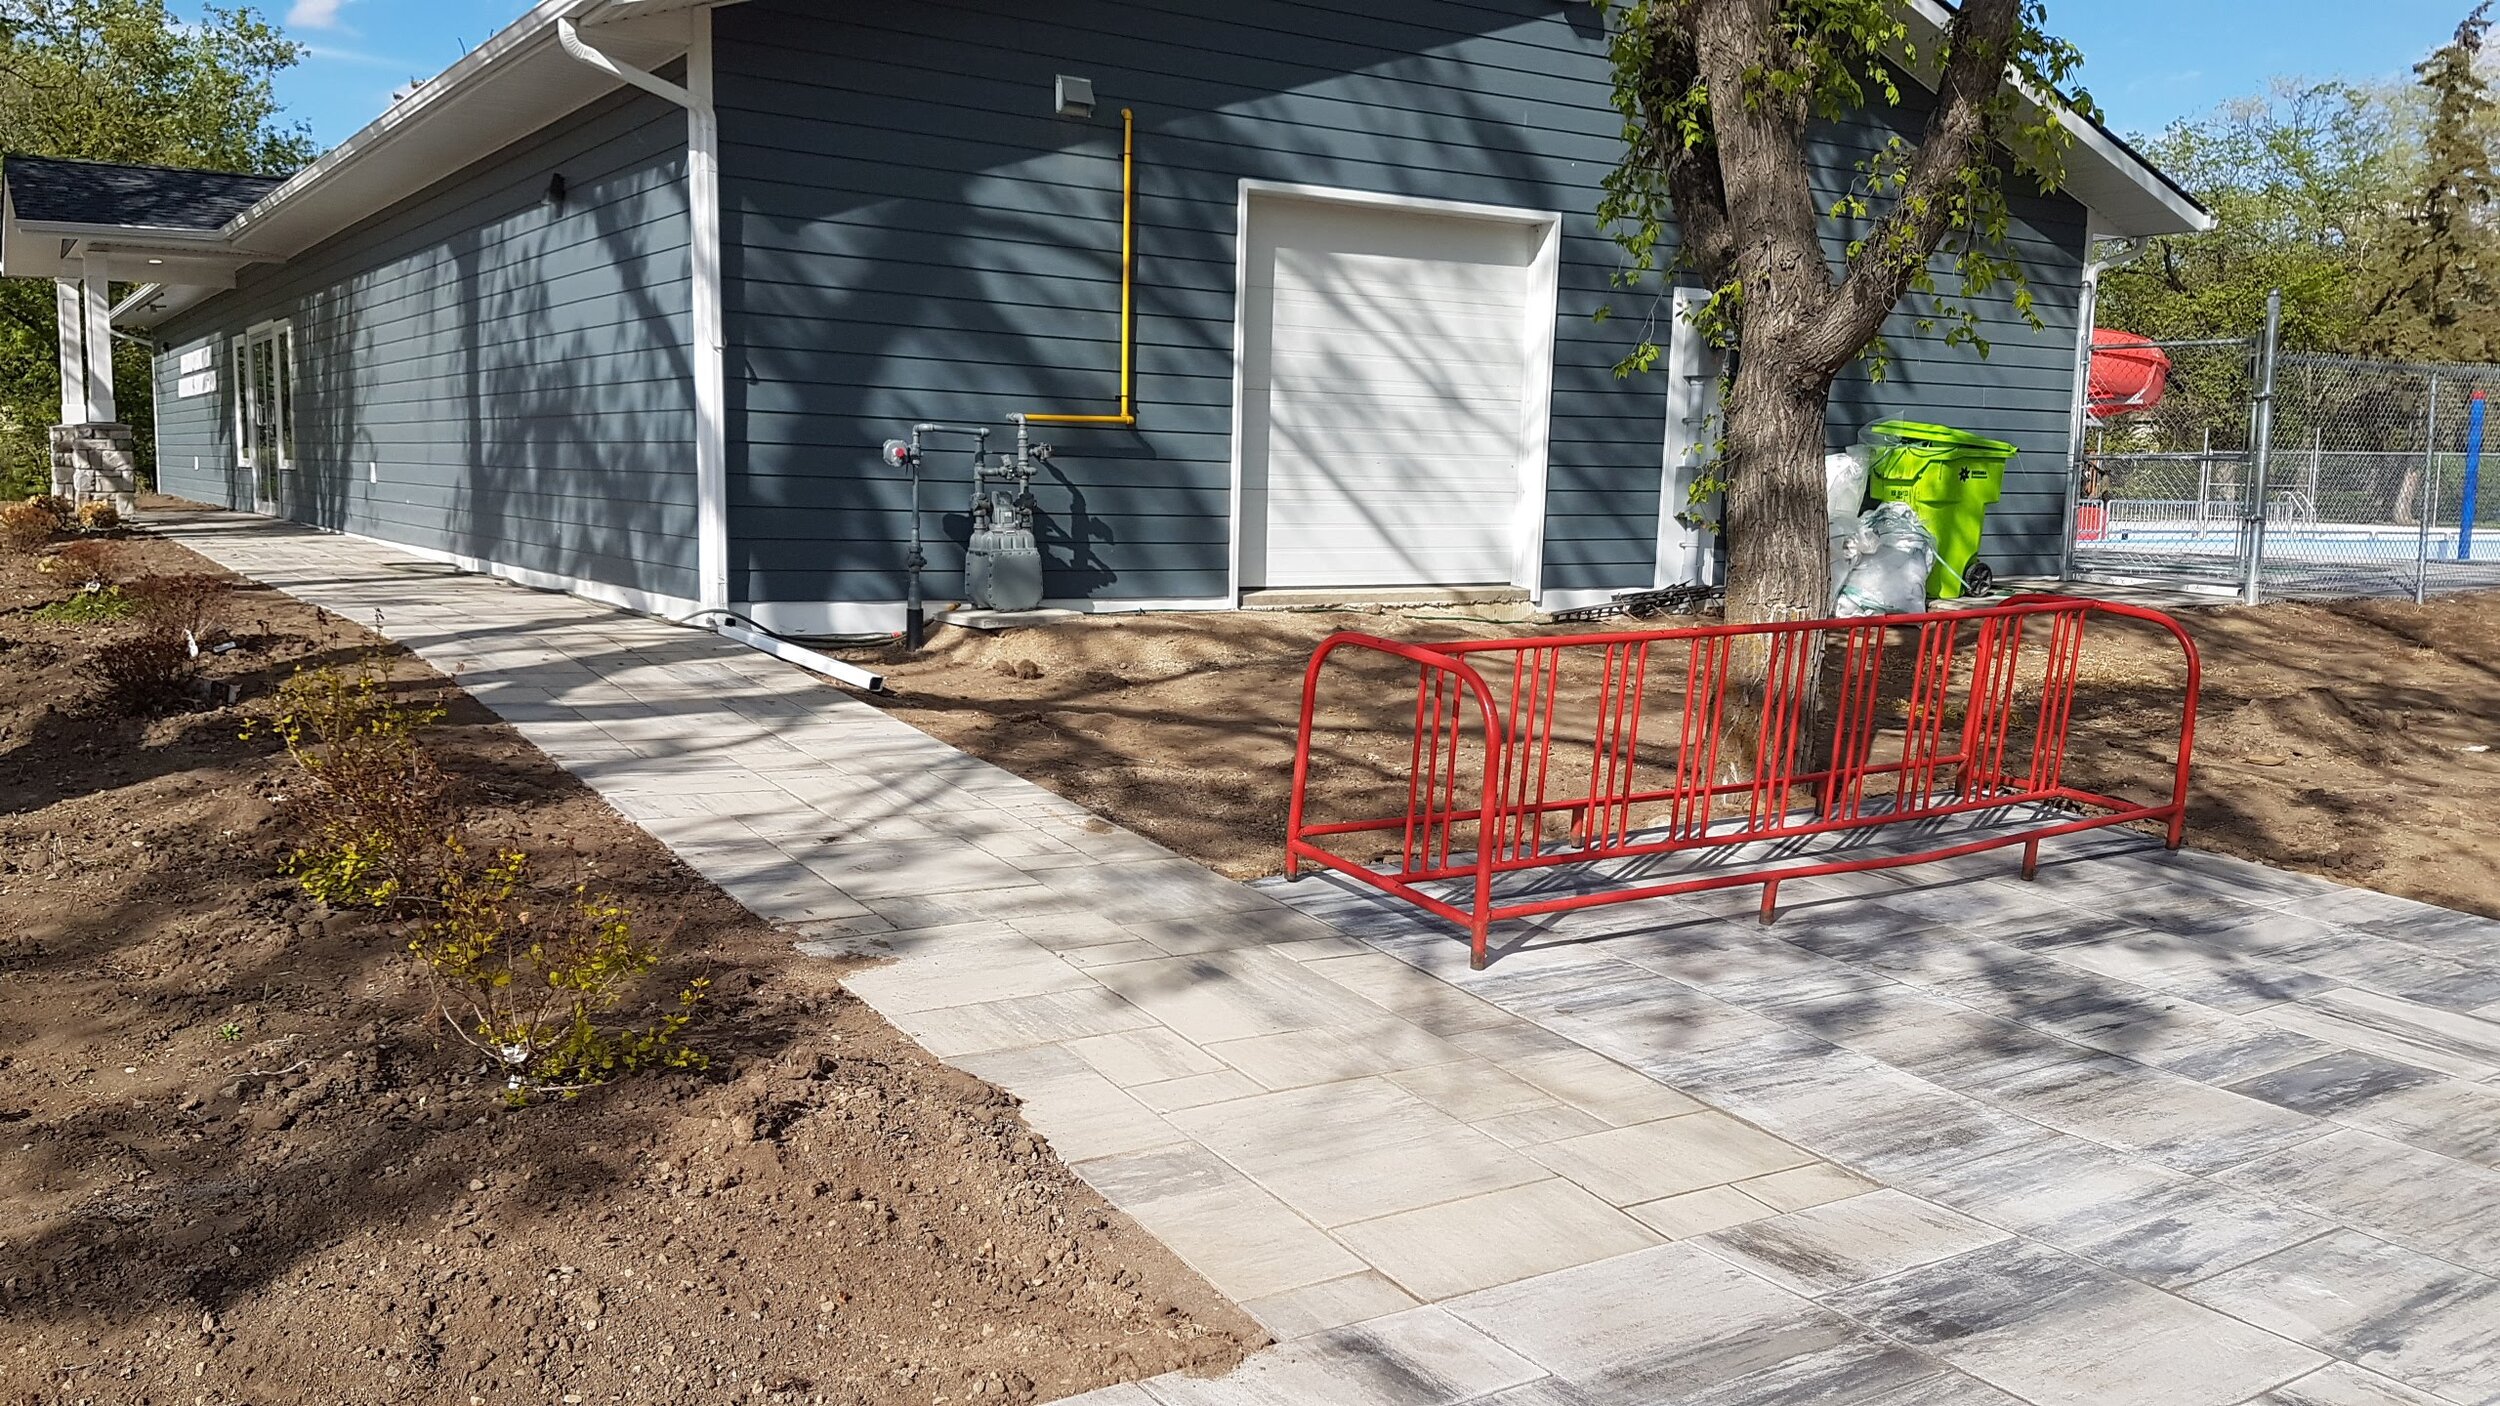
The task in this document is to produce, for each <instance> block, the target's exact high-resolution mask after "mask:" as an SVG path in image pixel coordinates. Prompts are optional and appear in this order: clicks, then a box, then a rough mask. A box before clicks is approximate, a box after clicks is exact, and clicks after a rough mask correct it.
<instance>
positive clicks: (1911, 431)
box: [1866, 420, 2015, 458]
mask: <svg viewBox="0 0 2500 1406" xmlns="http://www.w3.org/2000/svg"><path fill="white" fill-rule="evenodd" d="M1866 433H1867V436H1868V437H1869V438H1873V437H1876V436H1879V435H1880V436H1882V437H1883V438H1885V439H1893V440H1907V441H1909V442H1911V443H1914V444H1932V445H1937V446H1940V447H1943V448H1949V449H1963V450H1970V451H1972V452H1975V453H1981V454H1995V455H2001V456H2004V457H2006V458H2012V457H2013V455H2014V453H2015V449H2014V446H2012V445H2010V444H2007V443H2006V442H2005V441H2004V440H2001V439H1988V438H1985V437H1983V436H1980V435H1975V434H1972V433H1971V432H1970V431H1968V430H1957V429H1955V428H1953V427H1952V426H1951V425H1930V424H1927V423H1925V422H1923V421H1919V420H1878V421H1876V422H1875V423H1874V424H1871V425H1869V426H1867V427H1866Z"/></svg>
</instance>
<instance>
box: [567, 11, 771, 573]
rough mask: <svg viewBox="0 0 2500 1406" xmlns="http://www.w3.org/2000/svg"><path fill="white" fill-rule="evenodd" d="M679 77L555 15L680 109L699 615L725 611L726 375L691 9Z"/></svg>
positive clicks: (573, 36) (715, 229) (580, 42)
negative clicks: (609, 48)
mask: <svg viewBox="0 0 2500 1406" xmlns="http://www.w3.org/2000/svg"><path fill="white" fill-rule="evenodd" d="M692 18H693V24H694V32H693V34H692V36H691V37H690V38H689V39H688V41H687V44H686V82H685V84H684V86H682V87H681V86H679V85H678V84H675V83H671V82H669V81H668V80H667V79H665V78H662V77H660V76H659V75H657V74H654V73H649V72H646V71H644V70H642V69H639V68H636V67H634V66H633V65H632V64H629V63H624V62H621V61H619V60H618V59H616V58H615V57H614V56H612V55H610V54H606V53H603V52H601V51H600V50H599V49H597V48H595V47H593V46H592V45H591V43H590V41H589V40H587V39H584V38H583V37H582V33H581V26H579V25H577V24H575V23H574V22H573V21H572V20H571V19H570V18H563V17H559V18H558V19H557V20H556V42H557V43H558V44H560V45H562V46H563V49H564V52H565V53H566V54H567V55H569V56H571V57H572V58H573V59H575V60H577V61H579V62H581V63H584V64H587V65H589V66H590V67H592V68H595V69H597V70H599V71H600V72H601V73H604V74H606V75H608V76H609V77H610V78H613V79H615V80H616V81H618V82H620V83H624V84H628V85H631V86H633V87H636V88H640V89H641V90H642V91H644V92H646V93H649V94H651V95H653V96H654V97H657V98H660V99H661V100H663V101H665V102H669V103H674V104H675V105H677V106H679V107H682V108H684V109H685V110H686V207H687V211H688V216H689V223H690V225H691V229H690V231H689V238H688V242H689V244H690V246H691V247H690V248H689V250H688V253H689V260H688V262H689V264H690V276H691V278H692V280H693V288H692V290H691V291H692V293H693V297H692V299H691V302H692V305H693V308H692V313H693V316H692V320H693V323H694V352H695V355H694V358H693V361H694V366H693V372H694V492H695V585H696V590H695V599H696V602H697V604H698V605H700V606H701V607H702V610H703V612H705V613H718V612H724V611H726V610H728V609H729V467H728V466H729V439H728V433H729V419H728V411H727V407H728V400H729V397H728V379H727V375H726V372H725V369H724V367H723V364H722V358H723V356H724V355H725V354H726V349H727V343H726V339H725V338H724V337H723V335H722V325H723V320H724V319H723V316H722V310H721V227H720V226H721V219H720V117H719V114H718V113H717V112H715V111H714V109H713V106H712V12H711V11H710V10H709V9H699V10H696V11H694V13H693V16H692Z"/></svg>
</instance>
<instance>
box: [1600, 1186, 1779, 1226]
mask: <svg viewBox="0 0 2500 1406" xmlns="http://www.w3.org/2000/svg"><path fill="white" fill-rule="evenodd" d="M1625 1213H1626V1214H1628V1215H1630V1216H1631V1217H1632V1218H1633V1219H1634V1220H1637V1221H1639V1222H1640V1223H1641V1224H1643V1225H1645V1226H1648V1227H1649V1228H1650V1229H1652V1230H1654V1231H1657V1232H1658V1233H1659V1234H1661V1235H1663V1236H1665V1237H1667V1238H1668V1239H1670V1240H1689V1239H1692V1238H1693V1237H1695V1236H1697V1235H1707V1234H1709V1233H1710V1232H1712V1231H1714V1230H1725V1229H1727V1228H1728V1227H1729V1226H1731V1225H1743V1224H1744V1223H1745V1222H1747V1221H1754V1220H1760V1219H1762V1218H1763V1217H1764V1216H1775V1215H1778V1214H1779V1208H1778V1207H1776V1206H1772V1205H1770V1204H1768V1203H1767V1202H1764V1201H1760V1200H1757V1199H1755V1198H1754V1197H1752V1196H1749V1195H1747V1194H1746V1193H1745V1191H1744V1188H1743V1187H1742V1186H1738V1185H1729V1186H1711V1187H1704V1188H1703V1189H1701V1190H1699V1191H1687V1192H1685V1193H1684V1194H1682V1195H1681V1196H1667V1197H1662V1198H1660V1199H1659V1200H1656V1201H1644V1202H1642V1203H1641V1204H1639V1205H1637V1206H1628V1207H1626V1208H1625Z"/></svg>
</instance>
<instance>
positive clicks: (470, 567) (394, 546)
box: [297, 523, 703, 624]
mask: <svg viewBox="0 0 2500 1406" xmlns="http://www.w3.org/2000/svg"><path fill="white" fill-rule="evenodd" d="M297 526H299V527H301V526H310V524H308V523H298V524H297ZM314 530H315V531H326V530H327V529H323V528H314ZM338 535H339V536H341V537H347V538H351V539H353V540H355V541H358V542H371V543H372V544H374V545H375V546H377V547H388V548H390V549H391V550H392V551H395V552H406V553H407V554H408V555H410V556H413V557H421V558H423V559H425V560H427V561H438V562H441V563H443V564H444V565H446V566H456V567H459V568H460V569H461V570H463V571H474V572H476V573H477V574H478V575H480V576H492V577H495V578H497V579H498V580H504V581H509V582H511V583H512V584H514V585H516V586H527V587H529V588H530V589H531V590H533V591H561V592H563V593H564V594H566V595H569V596H580V597H581V598H582V599H583V600H589V601H597V602H598V603H599V604H601V605H613V606H616V607H618V608H619V609H622V610H630V611H633V612H634V613H636V614H638V615H653V616H657V617H659V618H660V619H662V620H666V621H668V622H669V623H671V624H682V623H684V621H685V619H686V617H687V616H690V615H694V614H697V613H699V612H700V611H701V610H702V609H703V607H702V606H701V605H699V604H697V603H696V602H694V601H691V600H688V599H686V598H685V597H684V596H671V595H662V594H661V593H659V592H657V591H642V590H636V589H635V588H633V587H631V586H611V585H609V584H608V583H607V582H605V581H585V580H583V579H582V578H581V577H578V576H560V575H558V574H556V573H555V572H552V571H533V570H531V569H530V568H528V567H525V566H511V565H508V564H506V563H504V562H500V561H489V560H487V559H486V558H485V557H473V556H468V555H466V554H464V553H460V552H447V551H444V550H443V549H441V548H439V547H420V546H418V545H416V544H415V543H413V542H397V541H393V540H392V539H390V538H388V537H374V536H370V535H368V534H366V533H362V532H341V533H339V534H338Z"/></svg>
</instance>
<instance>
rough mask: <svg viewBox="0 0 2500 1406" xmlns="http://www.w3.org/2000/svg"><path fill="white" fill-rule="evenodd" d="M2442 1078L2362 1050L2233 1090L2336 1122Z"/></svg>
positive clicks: (2247, 1081) (2267, 1076)
mask: <svg viewBox="0 0 2500 1406" xmlns="http://www.w3.org/2000/svg"><path fill="white" fill-rule="evenodd" d="M2440 1078H2441V1076H2440V1075H2438V1074H2435V1073H2433V1072H2432V1071H2430V1070H2428V1069H2422V1068H2419V1067H2417V1066H2414V1065H2410V1064H2402V1063H2399V1062H2397V1061H2395V1060H2392V1059H2382V1058H2380V1057H2379V1056H2377V1055H2373V1054H2366V1053H2363V1052H2362V1051H2359V1050H2336V1051H2334V1052H2333V1053H2331V1054H2325V1055H2321V1056H2319V1057H2318V1058H2316V1059H2312V1060H2305V1061H2303V1062H2301V1063H2299V1064H2294V1065H2290V1066H2287V1067H2285V1068H2282V1069H2277V1070H2274V1071H2272V1072H2270V1073H2266V1074H2261V1075H2259V1076H2257V1077H2256V1078H2254V1079H2243V1080H2241V1081H2240V1082H2239V1083H2236V1084H2232V1085H2230V1086H2229V1087H2230V1089H2231V1091H2232V1092H2234V1093H2241V1094H2246V1095H2248V1096H2249V1097H2250V1098H2258V1099H2264V1100H2265V1101H2266V1102H2268V1103H2272V1104H2277V1105H2279V1106H2281V1107H2284V1108H2289V1109H2292V1110H2294V1111H2296V1112H2301V1113H2306V1114H2309V1115H2310V1116H2312V1117H2316V1118H2331V1117H2334V1116H2335V1115H2336V1114H2339V1113H2341V1112H2343V1111H2345V1110H2346V1109H2349V1108H2352V1107H2353V1106H2355V1105H2358V1104H2366V1103H2371V1102H2374V1101H2376V1100H2378V1099H2380V1098H2383V1097H2385V1096H2386V1095H2388V1094H2391V1093H2395V1092H2398V1091H2399V1090H2403V1089H2409V1088H2413V1087H2415V1086H2417V1085H2421V1084H2428V1083H2432V1082H2435V1081H2437V1080H2439V1079H2440Z"/></svg>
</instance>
